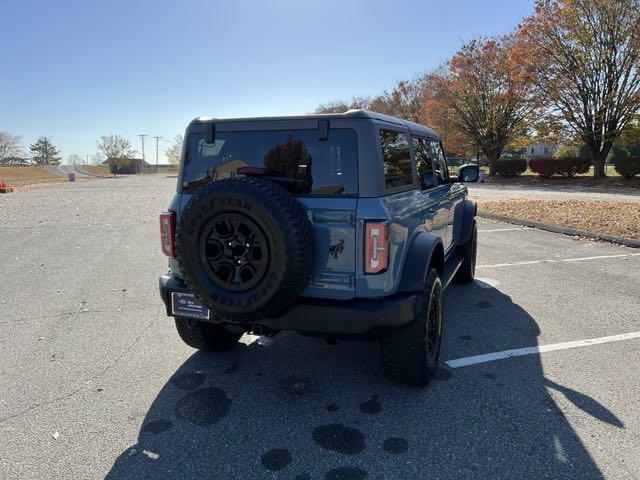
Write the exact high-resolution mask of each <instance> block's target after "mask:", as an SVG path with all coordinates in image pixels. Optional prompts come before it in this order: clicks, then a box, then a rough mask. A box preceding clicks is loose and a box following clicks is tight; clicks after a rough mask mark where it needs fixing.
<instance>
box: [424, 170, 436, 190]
mask: <svg viewBox="0 0 640 480" xmlns="http://www.w3.org/2000/svg"><path fill="white" fill-rule="evenodd" d="M420 180H421V181H422V189H423V190H426V189H427V188H432V187H433V186H434V185H435V183H433V171H431V170H429V171H428V172H424V173H423V174H422V178H421V179H420Z"/></svg>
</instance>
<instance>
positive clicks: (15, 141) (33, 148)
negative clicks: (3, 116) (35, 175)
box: [0, 132, 62, 166]
mask: <svg viewBox="0 0 640 480" xmlns="http://www.w3.org/2000/svg"><path fill="white" fill-rule="evenodd" d="M29 152H30V155H29V156H27V155H26V154H25V153H24V152H23V151H22V147H21V146H20V136H18V135H12V134H10V133H8V132H0V165H4V166H22V165H60V160H61V159H62V157H61V156H60V151H59V150H58V149H57V148H56V147H55V146H54V145H53V144H52V143H51V141H50V140H49V139H48V138H47V137H39V138H38V139H37V140H36V141H35V142H34V143H32V144H31V145H29Z"/></svg>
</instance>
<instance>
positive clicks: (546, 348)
mask: <svg viewBox="0 0 640 480" xmlns="http://www.w3.org/2000/svg"><path fill="white" fill-rule="evenodd" d="M635 338H640V332H630V333H622V334H620V335H611V336H609V337H600V338H590V339H588V340H577V341H574V342H564V343H552V344H550V345H536V346H535V347H526V348H516V349H514V350H503V351H502V352H493V353H486V354H484V355H475V356H473V357H464V358H458V359H455V360H447V361H446V362H445V363H446V364H447V366H449V367H451V368H459V367H468V366H469V365H477V364H478V363H486V362H493V361H495V360H502V359H504V358H511V357H520V356H523V355H536V354H539V353H545V352H554V351H556V350H567V349H569V348H578V347H588V346H589V345H599V344H601V343H610V342H621V341H623V340H632V339H635Z"/></svg>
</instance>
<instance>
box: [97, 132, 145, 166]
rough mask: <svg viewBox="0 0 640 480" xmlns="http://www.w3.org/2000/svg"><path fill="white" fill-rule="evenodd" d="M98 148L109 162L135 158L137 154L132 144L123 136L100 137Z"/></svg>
mask: <svg viewBox="0 0 640 480" xmlns="http://www.w3.org/2000/svg"><path fill="white" fill-rule="evenodd" d="M97 146H98V150H99V151H100V152H101V153H102V154H104V156H105V157H107V159H108V160H112V159H119V158H133V157H134V156H135V154H136V151H135V150H134V149H133V147H132V146H131V142H129V140H127V139H126V138H124V137H123V136H121V135H114V134H111V135H109V136H107V137H100V140H99V141H98V142H97Z"/></svg>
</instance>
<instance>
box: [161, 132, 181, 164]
mask: <svg viewBox="0 0 640 480" xmlns="http://www.w3.org/2000/svg"><path fill="white" fill-rule="evenodd" d="M173 140H174V141H173V145H171V146H170V147H169V148H168V149H167V151H166V153H165V155H166V156H167V160H169V163H171V164H173V165H177V164H178V163H180V156H181V155H182V142H183V140H184V138H183V137H182V135H176V136H175V137H174V139H173Z"/></svg>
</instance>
